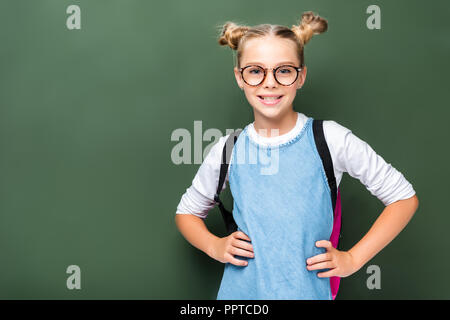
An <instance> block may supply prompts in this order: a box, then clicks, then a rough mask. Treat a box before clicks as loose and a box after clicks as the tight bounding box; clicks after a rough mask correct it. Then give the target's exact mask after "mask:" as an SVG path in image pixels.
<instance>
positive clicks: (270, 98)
mask: <svg viewBox="0 0 450 320" xmlns="http://www.w3.org/2000/svg"><path fill="white" fill-rule="evenodd" d="M278 98H279V97H263V99H264V100H269V101H273V100H278Z"/></svg>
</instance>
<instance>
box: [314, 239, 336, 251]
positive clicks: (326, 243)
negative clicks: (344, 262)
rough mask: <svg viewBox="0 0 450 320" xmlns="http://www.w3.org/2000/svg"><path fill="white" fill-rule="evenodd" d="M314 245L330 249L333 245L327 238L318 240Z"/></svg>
mask: <svg viewBox="0 0 450 320" xmlns="http://www.w3.org/2000/svg"><path fill="white" fill-rule="evenodd" d="M316 247H319V248H327V249H331V248H333V245H332V244H331V242H330V241H328V240H319V241H317V242H316Z"/></svg>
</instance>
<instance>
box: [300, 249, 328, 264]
mask: <svg viewBox="0 0 450 320" xmlns="http://www.w3.org/2000/svg"><path fill="white" fill-rule="evenodd" d="M330 260H331V254H329V253H328V252H325V253H321V254H318V255H316V256H314V257H311V258H309V259H308V260H306V263H307V264H314V263H318V262H323V261H330Z"/></svg>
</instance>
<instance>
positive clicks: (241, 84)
mask: <svg viewBox="0 0 450 320" xmlns="http://www.w3.org/2000/svg"><path fill="white" fill-rule="evenodd" d="M234 77H235V78H236V82H237V84H238V86H239V88H241V90H244V80H242V77H241V73H240V72H239V70H238V68H237V67H234Z"/></svg>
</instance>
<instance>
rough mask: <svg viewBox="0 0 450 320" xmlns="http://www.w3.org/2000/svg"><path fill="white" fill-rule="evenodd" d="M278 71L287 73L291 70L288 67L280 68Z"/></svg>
mask: <svg viewBox="0 0 450 320" xmlns="http://www.w3.org/2000/svg"><path fill="white" fill-rule="evenodd" d="M278 71H279V72H281V73H283V74H287V73H291V72H292V71H291V70H290V69H280V70H278Z"/></svg>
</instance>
